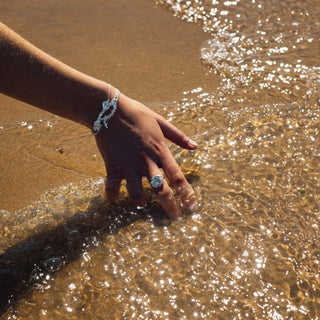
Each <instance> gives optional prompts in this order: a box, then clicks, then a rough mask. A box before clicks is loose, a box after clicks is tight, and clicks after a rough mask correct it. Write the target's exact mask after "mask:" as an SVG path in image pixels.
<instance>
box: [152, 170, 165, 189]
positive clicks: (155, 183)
mask: <svg viewBox="0 0 320 320" xmlns="http://www.w3.org/2000/svg"><path fill="white" fill-rule="evenodd" d="M150 184H151V187H152V188H154V189H158V188H161V187H162V186H163V178H162V176H161V175H160V174H157V175H155V176H153V177H151V180H150Z"/></svg>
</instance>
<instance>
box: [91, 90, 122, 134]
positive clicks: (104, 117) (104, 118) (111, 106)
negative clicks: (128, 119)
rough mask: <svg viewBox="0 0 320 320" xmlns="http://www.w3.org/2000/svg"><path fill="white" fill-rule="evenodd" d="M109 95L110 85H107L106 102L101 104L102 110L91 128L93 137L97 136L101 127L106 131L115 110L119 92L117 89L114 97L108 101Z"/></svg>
mask: <svg viewBox="0 0 320 320" xmlns="http://www.w3.org/2000/svg"><path fill="white" fill-rule="evenodd" d="M110 94H111V85H109V94H108V100H106V101H103V102H102V110H101V112H100V113H99V115H98V118H97V120H96V121H95V122H94V123H93V128H92V134H93V135H96V134H98V133H99V132H100V130H101V129H102V127H103V126H104V127H105V128H106V129H108V122H109V120H110V119H111V118H112V116H113V115H114V114H115V112H116V110H117V105H118V100H119V95H120V91H119V90H118V89H117V91H116V95H115V97H114V98H113V99H112V100H111V101H110ZM110 110H111V111H110ZM107 112H108V113H107Z"/></svg>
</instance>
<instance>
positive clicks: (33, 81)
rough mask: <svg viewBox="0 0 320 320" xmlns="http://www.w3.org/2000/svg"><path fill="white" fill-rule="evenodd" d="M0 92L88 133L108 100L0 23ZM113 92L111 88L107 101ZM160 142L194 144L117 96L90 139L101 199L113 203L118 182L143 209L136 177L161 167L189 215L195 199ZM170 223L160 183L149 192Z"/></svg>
mask: <svg viewBox="0 0 320 320" xmlns="http://www.w3.org/2000/svg"><path fill="white" fill-rule="evenodd" d="M0 92H2V93H4V94H6V95H9V96H11V97H13V98H16V99H19V100H21V101H24V102H26V103H29V104H31V105H34V106H36V107H39V108H41V109H44V110H47V111H49V112H52V113H54V114H57V115H59V116H62V117H65V118H68V119H70V120H73V121H76V122H78V123H81V124H83V125H85V126H87V127H88V128H90V129H91V128H92V124H93V122H94V121H95V119H96V118H97V115H98V114H99V112H100V111H101V102H102V101H104V100H106V99H107V97H108V84H107V83H106V82H104V81H100V80H98V79H95V78H92V77H90V76H88V75H86V74H83V73H81V72H79V71H77V70H75V69H73V68H71V67H69V66H67V65H65V64H64V63H62V62H60V61H58V60H56V59H55V58H53V57H51V56H50V55H48V54H46V53H45V52H43V51H42V50H40V49H38V48H37V47H35V46H33V45H32V44H30V43H29V42H28V41H26V40H25V39H23V38H22V37H20V36H19V35H18V34H16V33H15V32H13V31H12V30H11V29H9V28H8V27H7V26H5V25H4V24H2V23H0ZM115 92H116V89H115V88H113V87H111V96H112V97H113V96H114V95H115ZM165 138H167V139H169V140H171V141H173V142H174V143H176V144H178V145H180V146H181V147H183V148H186V149H190V150H192V149H195V148H196V147H197V145H196V144H195V143H194V142H193V141H192V140H190V139H189V138H188V137H187V136H186V135H185V134H184V133H182V132H181V131H180V130H178V129H177V128H176V127H175V126H173V125H171V124H169V123H168V122H166V121H165V119H163V118H162V117H161V116H160V115H158V114H157V113H155V112H153V111H151V110H150V109H149V108H147V107H146V106H144V105H142V104H141V103H139V102H137V101H135V100H132V99H130V98H128V97H126V96H125V95H124V94H121V95H120V97H119V101H118V110H117V111H116V113H115V115H114V117H113V118H112V119H111V120H110V123H109V128H108V129H105V128H104V129H103V130H102V131H101V132H100V133H99V134H98V135H96V141H97V145H98V147H99V150H100V152H101V154H102V156H103V158H104V161H105V164H106V170H107V179H106V196H107V198H108V199H110V200H113V199H114V197H115V196H116V194H117V193H118V191H119V188H120V183H121V181H122V180H123V179H126V180H127V189H128V192H129V195H130V197H131V199H132V201H133V202H134V203H136V204H137V205H144V203H145V195H144V191H143V188H142V183H141V178H142V177H147V178H148V179H149V180H150V179H151V177H152V176H154V175H158V174H160V169H159V168H162V169H163V170H164V172H165V174H166V176H167V178H168V180H169V183H170V184H171V185H172V187H173V188H174V189H175V191H176V192H177V193H178V194H179V195H180V196H181V199H182V202H183V203H184V205H185V206H186V207H187V208H188V209H189V210H195V208H196V198H195V195H194V192H193V190H192V188H191V186H190V185H189V184H188V182H187V181H186V179H185V177H184V176H183V174H182V172H181V170H180V169H179V167H178V165H177V163H176V162H175V160H174V158H173V157H172V155H171V153H170V151H169V149H168V147H167V145H166V142H165ZM155 192H156V193H157V194H158V198H159V202H160V204H161V205H162V206H163V208H164V209H165V211H166V212H167V214H168V216H169V217H171V218H177V217H179V216H181V212H180V209H179V207H178V205H177V203H176V201H175V199H174V196H173V190H172V189H171V187H169V185H168V184H167V183H166V182H165V183H164V185H163V187H162V188H159V189H157V190H155Z"/></svg>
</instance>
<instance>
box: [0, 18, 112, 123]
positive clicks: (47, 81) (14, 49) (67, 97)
mask: <svg viewBox="0 0 320 320" xmlns="http://www.w3.org/2000/svg"><path fill="white" fill-rule="evenodd" d="M0 92H2V93H4V94H6V95H9V96H11V97H13V98H16V99H19V100H21V101H23V102H26V103H29V104H31V105H34V106H36V107H39V108H41V109H44V110H47V111H49V112H52V113H54V114H57V115H59V116H63V117H65V118H68V119H70V120H73V121H76V122H79V123H82V124H84V125H86V126H88V127H91V125H92V123H93V121H94V120H95V117H96V115H97V114H98V113H99V111H100V108H101V102H102V101H103V100H105V99H106V98H107V94H108V86H107V84H106V83H105V82H103V81H99V80H97V79H94V78H92V77H90V76H88V75H85V74H83V73H81V72H79V71H77V70H75V69H73V68H71V67H69V66H67V65H65V64H64V63H62V62H60V61H58V60H56V59H54V58H53V57H51V56H50V55H48V54H46V53H44V52H43V51H41V50H40V49H38V48H37V47H35V46H34V45H32V44H31V43H29V42H28V41H26V40H25V39H23V38H21V37H20V36H19V35H17V34H16V33H15V32H13V31H12V30H11V29H9V28H8V27H6V26H5V25H4V24H2V23H0Z"/></svg>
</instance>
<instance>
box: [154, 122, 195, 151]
mask: <svg viewBox="0 0 320 320" xmlns="http://www.w3.org/2000/svg"><path fill="white" fill-rule="evenodd" d="M157 121H158V123H159V126H160V128H161V130H162V132H163V135H164V136H165V137H166V138H167V139H169V140H170V141H172V142H174V143H175V144H177V145H178V146H180V147H182V148H185V149H189V150H194V149H196V148H197V147H198V144H197V143H196V142H195V141H193V140H191V139H190V138H189V137H187V136H186V135H185V134H184V133H183V132H182V131H181V130H179V129H178V128H176V127H175V126H174V125H172V124H171V123H169V122H167V121H166V120H165V119H163V118H162V117H159V118H158V119H157Z"/></svg>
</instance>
